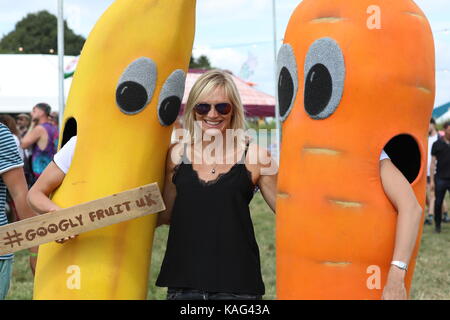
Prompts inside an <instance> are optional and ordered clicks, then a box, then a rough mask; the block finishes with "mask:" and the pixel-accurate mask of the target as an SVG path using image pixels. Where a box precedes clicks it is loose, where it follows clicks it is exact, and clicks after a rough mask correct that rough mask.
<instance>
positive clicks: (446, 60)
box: [0, 0, 450, 106]
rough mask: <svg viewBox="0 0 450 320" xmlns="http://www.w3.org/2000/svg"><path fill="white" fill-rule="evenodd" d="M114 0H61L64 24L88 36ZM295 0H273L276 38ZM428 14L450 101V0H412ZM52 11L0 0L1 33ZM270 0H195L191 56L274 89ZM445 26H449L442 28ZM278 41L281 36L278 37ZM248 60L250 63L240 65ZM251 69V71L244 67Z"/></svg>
mask: <svg viewBox="0 0 450 320" xmlns="http://www.w3.org/2000/svg"><path fill="white" fill-rule="evenodd" d="M167 1H169V0H167ZM393 1H395V0H393ZM112 2H113V0H65V1H64V10H65V18H66V19H67V20H68V24H69V27H70V28H72V29H73V30H74V31H75V32H76V33H79V34H82V35H83V36H85V37H87V36H88V34H89V32H90V30H91V29H92V27H93V26H94V24H95V22H96V21H97V19H98V18H99V17H100V15H101V14H102V13H103V12H104V11H105V10H106V8H107V7H108V6H109V5H110V4H111V3H112ZM300 2H301V1H300V0H276V11H277V15H276V18H277V38H278V39H279V40H280V41H281V39H282V38H283V35H284V32H285V29H286V25H287V23H288V20H289V17H290V15H291V13H292V11H293V10H294V8H295V7H296V6H297V5H298V4H299V3H300ZM416 3H417V4H418V5H419V6H420V7H421V8H422V10H423V11H424V12H425V14H426V15H427V17H428V19H429V20H430V23H431V26H432V29H433V31H434V36H435V43H436V63H437V66H436V69H437V73H436V80H437V96H436V106H438V105H441V104H443V103H446V102H450V0H416ZM39 10H48V11H50V12H52V13H54V14H56V11H57V0H20V1H11V0H0V36H2V35H5V34H7V33H8V32H10V31H12V30H13V29H14V25H15V23H16V22H17V21H19V20H20V19H21V18H23V17H24V16H25V15H26V14H27V13H30V12H37V11H39ZM272 26H273V25H272V0H197V27H196V29H197V31H196V38H195V43H194V56H198V55H200V54H206V55H207V56H208V57H209V58H210V60H211V62H212V65H213V66H215V67H219V68H224V69H229V70H231V71H232V72H233V73H234V74H236V75H239V76H241V77H244V78H246V79H247V80H249V81H252V82H254V83H256V84H257V88H259V89H260V90H262V91H264V92H267V93H269V94H274V87H275V85H274V79H273V70H274V65H273V60H274V57H273V42H272V40H273V27H272ZM446 29H448V30H449V31H448V32H445V31H444V30H446ZM280 43H281V42H280ZM246 62H247V63H248V65H249V66H250V69H249V70H247V72H245V70H244V69H243V68H242V66H243V65H244V63H246ZM249 71H250V72H249Z"/></svg>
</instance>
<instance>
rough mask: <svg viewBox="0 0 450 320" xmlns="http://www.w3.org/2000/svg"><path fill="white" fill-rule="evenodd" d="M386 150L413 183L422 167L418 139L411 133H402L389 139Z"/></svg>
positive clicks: (393, 161)
mask: <svg viewBox="0 0 450 320" xmlns="http://www.w3.org/2000/svg"><path fill="white" fill-rule="evenodd" d="M384 151H385V152H386V153H387V155H388V156H389V158H390V159H391V161H392V163H393V164H394V165H395V166H396V167H397V168H398V169H399V170H400V172H401V173H403V175H404V176H405V178H406V179H407V180H408V181H409V183H411V184H412V183H413V182H414V181H415V180H416V179H417V177H418V175H419V172H420V167H421V157H420V149H419V145H418V144H417V141H416V139H414V138H413V137H412V136H411V135H409V134H400V135H398V136H395V137H393V138H392V139H391V140H389V142H388V143H387V144H386V146H385V147H384Z"/></svg>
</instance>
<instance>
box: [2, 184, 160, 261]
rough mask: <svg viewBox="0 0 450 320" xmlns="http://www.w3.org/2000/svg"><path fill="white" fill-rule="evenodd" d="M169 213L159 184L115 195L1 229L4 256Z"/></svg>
mask: <svg viewBox="0 0 450 320" xmlns="http://www.w3.org/2000/svg"><path fill="white" fill-rule="evenodd" d="M163 210H165V206H164V202H163V200H162V196H161V192H160V191H159V188H158V184H157V183H152V184H149V185H145V186H142V187H139V188H136V189H132V190H128V191H124V192H120V193H117V194H113V195H111V196H109V197H105V198H101V199H97V200H93V201H90V202H86V203H83V204H79V205H76V206H73V207H70V208H65V209H62V210H58V211H54V212H50V213H46V214H42V215H39V216H37V217H33V218H30V219H25V220H22V221H19V222H15V223H11V224H7V225H5V226H2V227H0V255H3V254H8V253H13V252H16V251H20V250H23V249H27V248H31V247H34V246H38V245H40V244H44V243H47V242H51V241H54V240H58V239H62V238H65V237H68V236H73V235H78V234H81V233H84V232H88V231H92V230H95V229H99V228H103V227H106V226H109V225H112V224H116V223H119V222H123V221H127V220H131V219H135V218H139V217H142V216H145V215H149V214H153V213H157V212H161V211H163Z"/></svg>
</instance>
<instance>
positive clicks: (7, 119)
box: [0, 114, 25, 161]
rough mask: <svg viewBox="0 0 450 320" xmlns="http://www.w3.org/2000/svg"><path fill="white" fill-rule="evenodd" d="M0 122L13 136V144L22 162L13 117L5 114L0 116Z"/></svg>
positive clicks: (21, 152)
mask: <svg viewBox="0 0 450 320" xmlns="http://www.w3.org/2000/svg"><path fill="white" fill-rule="evenodd" d="M0 122H1V123H3V124H4V125H5V126H7V127H8V129H9V131H11V133H12V134H13V138H14V142H15V143H16V145H17V149H18V151H19V155H20V158H21V159H22V161H24V157H25V156H24V151H23V149H22V148H21V147H20V132H19V130H18V129H17V124H16V120H14V118H13V117H11V116H10V115H7V114H1V115H0Z"/></svg>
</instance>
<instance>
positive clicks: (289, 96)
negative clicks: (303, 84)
mask: <svg viewBox="0 0 450 320" xmlns="http://www.w3.org/2000/svg"><path fill="white" fill-rule="evenodd" d="M277 76H278V110H279V113H280V119H281V121H285V120H286V118H287V117H288V116H289V113H290V112H291V110H292V107H293V105H294V101H295V98H296V96H297V91H298V73H297V62H296V60H295V55H294V50H293V49H292V47H291V45H289V44H283V45H282V46H281V48H280V51H279V52H278V58H277Z"/></svg>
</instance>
